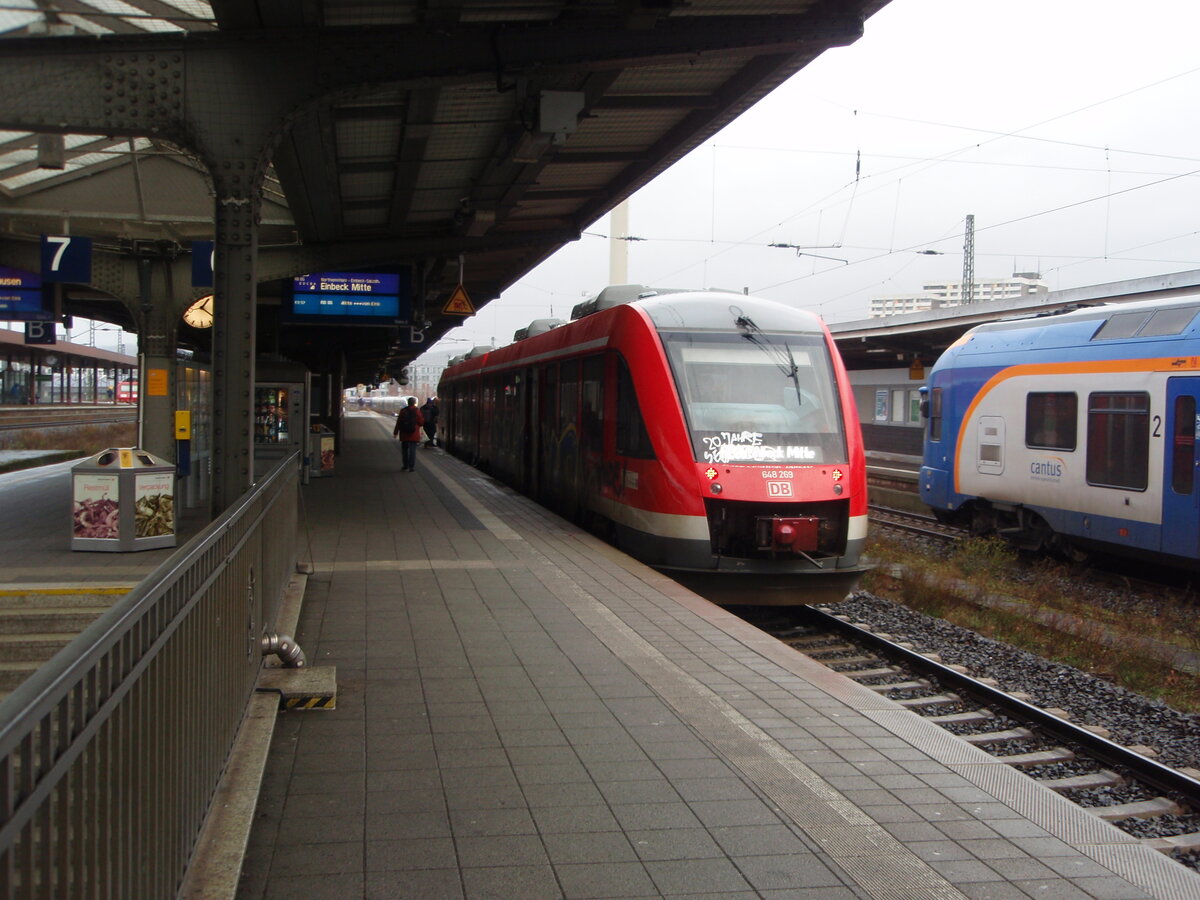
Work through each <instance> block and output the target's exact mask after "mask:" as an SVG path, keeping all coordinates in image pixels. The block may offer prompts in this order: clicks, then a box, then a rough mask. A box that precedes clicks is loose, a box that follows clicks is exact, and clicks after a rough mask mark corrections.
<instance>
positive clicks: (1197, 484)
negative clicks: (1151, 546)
mask: <svg viewBox="0 0 1200 900" xmlns="http://www.w3.org/2000/svg"><path fill="white" fill-rule="evenodd" d="M1198 413H1200V378H1168V379H1167V409H1166V415H1167V421H1166V422H1165V423H1164V424H1163V426H1162V429H1163V430H1162V432H1161V433H1162V434H1164V435H1165V436H1166V438H1167V439H1166V440H1165V441H1163V446H1164V450H1163V456H1164V459H1163V488H1162V498H1163V500H1162V502H1163V508H1162V552H1163V553H1170V554H1172V555H1173V556H1186V557H1190V558H1195V557H1196V556H1197V555H1198V553H1200V478H1197V477H1196V476H1197V472H1196V469H1197V465H1200V460H1197V456H1196V451H1197V448H1198V447H1200V441H1198V440H1197V435H1200V416H1198ZM1155 424H1156V423H1153V422H1152V424H1151V427H1152V428H1153V427H1154V425H1155Z"/></svg>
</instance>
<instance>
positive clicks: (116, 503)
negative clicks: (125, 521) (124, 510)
mask: <svg viewBox="0 0 1200 900" xmlns="http://www.w3.org/2000/svg"><path fill="white" fill-rule="evenodd" d="M118 477H119V476H117V475H91V474H86V475H85V474H77V475H76V476H75V478H74V484H75V488H74V494H75V498H74V499H75V503H74V507H75V521H74V526H73V530H72V537H77V538H97V539H100V540H113V541H115V540H116V539H117V538H119V537H120V534H121V516H120V513H121V503H120V499H121V495H120V487H119V482H118Z"/></svg>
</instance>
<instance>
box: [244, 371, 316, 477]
mask: <svg viewBox="0 0 1200 900" xmlns="http://www.w3.org/2000/svg"><path fill="white" fill-rule="evenodd" d="M256 370H257V377H256V378H255V384H254V476H255V478H258V477H259V476H261V475H263V474H265V473H266V472H267V471H268V470H269V469H270V468H271V467H272V466H273V465H275V463H276V462H278V461H279V460H280V459H283V458H284V457H285V456H288V455H289V454H291V453H293V452H294V451H296V450H300V451H302V452H304V451H305V450H306V446H305V444H306V441H307V439H308V403H309V390H308V384H309V373H308V371H307V370H306V369H305V368H304V367H303V366H301V365H299V364H298V363H291V362H279V361H271V360H259V361H258V362H257V363H256ZM303 464H304V462H303V459H302V460H301V465H303Z"/></svg>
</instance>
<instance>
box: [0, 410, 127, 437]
mask: <svg viewBox="0 0 1200 900" xmlns="http://www.w3.org/2000/svg"><path fill="white" fill-rule="evenodd" d="M137 415H138V413H137V407H136V406H125V407H112V406H100V407H96V406H83V407H69V406H60V407H45V408H42V409H37V408H30V407H17V408H9V409H0V432H6V431H27V430H34V429H41V428H66V427H76V428H77V427H79V426H80V425H116V424H121V423H124V422H136V421H137Z"/></svg>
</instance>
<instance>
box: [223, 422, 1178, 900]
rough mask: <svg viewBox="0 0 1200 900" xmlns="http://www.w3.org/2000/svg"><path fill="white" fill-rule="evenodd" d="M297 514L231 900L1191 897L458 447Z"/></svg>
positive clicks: (989, 767) (1063, 807)
mask: <svg viewBox="0 0 1200 900" xmlns="http://www.w3.org/2000/svg"><path fill="white" fill-rule="evenodd" d="M389 431H390V430H389V428H388V427H387V425H386V424H384V422H383V421H382V420H379V419H376V418H374V417H372V416H369V415H354V416H351V417H350V418H349V419H348V420H347V421H346V426H345V441H344V444H343V447H342V448H341V453H340V455H339V456H338V459H337V466H336V470H335V475H334V476H333V477H329V478H321V479H315V480H314V481H313V482H312V483H311V484H309V485H308V486H307V487H305V488H304V498H305V502H304V509H305V523H304V526H303V528H304V536H303V538H302V541H303V542H304V543H305V544H306V546H305V553H308V554H311V559H312V562H313V564H314V568H315V571H314V572H313V574H312V575H311V577H309V579H308V585H307V589H306V593H305V598H304V605H303V608H302V611H301V614H300V619H299V627H298V629H297V634H296V635H295V636H296V638H297V640H298V642H299V643H300V645H301V647H302V648H303V649H304V651H305V653H306V654H307V656H308V659H309V661H310V662H311V663H312V664H314V665H336V666H337V672H338V698H337V708H336V709H334V710H307V711H302V712H296V711H289V712H284V713H281V714H280V717H279V719H278V721H277V727H276V729H275V736H274V740H273V744H272V747H271V751H270V756H269V759H268V762H267V767H266V775H265V781H264V784H263V790H262V793H261V796H260V799H259V803H258V810H257V816H256V821H255V825H254V830H253V832H252V834H251V838H250V846H249V854H248V857H247V859H246V861H245V865H244V869H243V873H242V878H241V884H240V889H239V893H238V897H239V898H241V900H259V898H271V900H275V898H279V900H283V898H294V897H301V896H302V897H305V898H307V900H320V898H331V900H349V898H359V897H363V898H379V900H383V898H389V900H390V898H408V897H428V898H456V897H470V898H485V897H495V898H542V897H546V898H556V897H572V898H575V897H580V898H582V897H597V898H616V897H722V898H742V897H778V898H784V897H786V898H801V900H803V898H821V900H841V898H925V897H935V898H943V897H944V898H951V897H971V898H996V900H1006V898H1024V897H1047V898H1056V900H1058V898H1082V897H1103V898H1131V900H1132V898H1145V897H1161V898H1181V897H1189V896H1200V878H1197V877H1196V876H1195V875H1194V874H1193V873H1191V872H1189V871H1187V870H1185V869H1183V868H1182V867H1180V866H1178V865H1176V864H1175V863H1173V862H1170V861H1169V860H1166V859H1164V858H1162V857H1160V856H1158V855H1157V854H1155V853H1153V852H1151V851H1148V850H1146V849H1144V848H1143V847H1141V846H1140V845H1138V844H1136V843H1135V842H1133V841H1132V840H1131V839H1129V838H1127V837H1126V836H1125V835H1124V834H1122V833H1121V832H1119V831H1118V830H1117V829H1115V828H1113V827H1111V826H1109V825H1107V824H1105V823H1103V822H1100V821H1099V820H1097V819H1095V818H1094V817H1092V816H1091V815H1090V814H1088V813H1086V812H1084V811H1082V810H1079V809H1077V808H1076V807H1074V806H1073V805H1071V804H1069V803H1067V802H1066V801H1063V800H1061V799H1060V798H1058V797H1057V796H1055V795H1053V794H1052V793H1050V792H1049V791H1047V790H1045V789H1044V788H1041V787H1039V786H1038V785H1036V784H1035V783H1033V782H1032V781H1030V780H1029V779H1027V778H1026V777H1025V776H1024V775H1021V774H1020V773H1018V772H1016V771H1014V770H1012V769H1011V768H1009V767H1007V766H1005V765H1003V764H1001V763H998V762H996V761H995V760H993V759H992V758H991V757H989V756H987V755H986V754H985V753H983V752H982V751H980V750H977V749H975V748H972V747H970V746H968V745H967V744H966V743H965V742H963V741H961V740H959V739H958V738H956V737H954V736H952V735H950V734H948V733H947V732H945V731H943V730H941V729H940V728H938V727H937V726H935V725H932V724H930V723H928V722H926V721H924V720H922V719H920V718H918V717H916V716H914V715H912V714H910V713H908V712H906V711H904V710H902V709H900V708H899V707H898V706H896V705H895V704H893V703H891V702H890V701H888V700H886V699H884V698H880V697H878V696H877V695H876V694H875V692H873V691H870V690H869V689H867V688H865V687H862V686H859V685H857V684H854V683H853V682H851V681H849V680H848V679H846V678H844V677H842V676H840V675H838V674H836V673H834V672H831V671H830V670H828V669H826V668H824V667H823V666H820V665H819V664H817V663H814V662H812V661H811V660H808V659H807V658H805V657H803V656H801V655H800V654H798V653H796V652H795V651H793V650H791V649H789V648H787V647H785V646H784V645H782V644H780V643H779V642H778V641H775V640H774V639H772V638H770V637H767V636H765V635H764V634H762V633H761V632H759V631H757V630H756V629H754V628H752V627H751V626H749V625H746V624H745V623H743V622H742V621H741V620H739V619H737V618H736V617H734V616H733V615H732V614H730V613H728V612H726V611H724V610H722V609H720V608H719V607H715V606H713V605H711V604H709V603H708V602H707V601H705V600H702V599H700V598H699V597H697V596H695V595H693V594H691V593H689V592H688V591H686V590H684V589H683V588H681V587H679V586H677V585H676V584H675V583H674V582H672V581H670V580H669V579H667V578H665V577H664V576H662V575H660V574H658V573H656V572H654V571H653V570H651V569H648V568H646V567H644V566H642V565H640V564H638V563H636V562H634V561H632V560H631V559H630V558H628V557H626V556H624V555H623V554H621V553H619V552H617V551H616V550H614V549H613V548H611V547H609V546H608V545H606V544H604V543H602V542H601V541H599V540H597V539H596V538H593V537H592V536H590V535H588V534H586V533H584V532H582V531H580V530H579V529H577V528H575V527H574V526H573V525H570V524H568V523H566V522H564V521H563V520H561V519H559V518H557V517H556V516H554V515H553V514H551V513H549V512H547V511H546V510H544V509H542V508H540V507H538V506H536V505H534V504H533V503H532V502H530V501H529V500H527V499H525V498H523V497H520V496H519V495H516V494H515V493H513V492H512V491H510V490H509V489H507V488H505V487H504V486H502V485H499V484H497V483H496V482H494V481H492V480H491V479H490V478H488V477H487V476H485V475H483V474H481V473H479V472H477V471H476V470H474V469H472V468H470V467H468V466H466V465H465V464H463V463H461V462H460V461H458V460H456V459H454V458H452V457H450V456H448V455H447V454H445V453H443V452H442V451H440V450H421V451H419V452H418V459H417V470H416V472H415V473H411V474H410V473H402V472H401V471H400V467H401V466H400V453H399V447H398V445H397V444H396V443H395V442H394V441H393V440H392V439H391V437H390V433H389Z"/></svg>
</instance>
